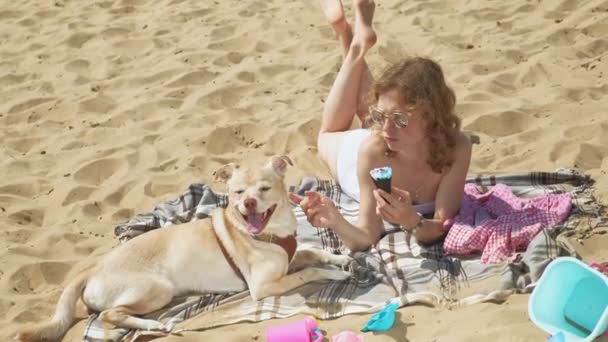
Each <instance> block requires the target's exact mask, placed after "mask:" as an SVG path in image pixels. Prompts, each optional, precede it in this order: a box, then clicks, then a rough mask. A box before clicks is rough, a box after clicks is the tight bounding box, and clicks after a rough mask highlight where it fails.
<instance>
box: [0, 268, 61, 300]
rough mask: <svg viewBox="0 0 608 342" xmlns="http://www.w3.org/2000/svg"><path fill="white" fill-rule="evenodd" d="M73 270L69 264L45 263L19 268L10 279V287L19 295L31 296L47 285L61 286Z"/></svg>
mask: <svg viewBox="0 0 608 342" xmlns="http://www.w3.org/2000/svg"><path fill="white" fill-rule="evenodd" d="M71 269H72V265H71V264H69V263H67V262H56V261H44V262H36V263H29V264H25V265H23V266H21V267H19V268H18V269H17V270H16V271H15V272H14V273H13V274H12V275H10V277H9V279H8V284H9V287H10V288H11V289H12V290H13V292H15V293H18V294H29V293H33V292H36V291H37V290H40V289H41V288H43V287H45V286H46V285H61V284H62V283H63V281H64V280H65V277H66V275H67V274H68V273H69V272H70V270H71Z"/></svg>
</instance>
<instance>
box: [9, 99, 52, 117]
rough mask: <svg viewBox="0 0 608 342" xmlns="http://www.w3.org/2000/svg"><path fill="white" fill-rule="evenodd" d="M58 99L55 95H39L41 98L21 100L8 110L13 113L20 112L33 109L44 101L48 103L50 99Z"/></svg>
mask: <svg viewBox="0 0 608 342" xmlns="http://www.w3.org/2000/svg"><path fill="white" fill-rule="evenodd" d="M55 100H57V99H56V98H54V97H39V98H33V99H28V100H25V101H21V102H19V103H17V104H14V105H13V106H11V108H10V109H9V110H8V113H9V114H13V113H20V112H23V111H26V110H33V109H34V108H35V107H36V106H39V105H41V104H43V103H47V102H50V101H55Z"/></svg>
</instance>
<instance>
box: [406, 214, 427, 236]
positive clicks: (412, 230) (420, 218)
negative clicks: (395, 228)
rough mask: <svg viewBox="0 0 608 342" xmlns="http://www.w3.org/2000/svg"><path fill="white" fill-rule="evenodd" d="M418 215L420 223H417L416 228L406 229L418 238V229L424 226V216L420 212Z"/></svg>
mask: <svg viewBox="0 0 608 342" xmlns="http://www.w3.org/2000/svg"><path fill="white" fill-rule="evenodd" d="M416 215H418V223H416V225H415V226H414V227H412V228H410V229H406V230H409V231H410V233H412V235H413V236H416V233H417V232H418V229H420V228H422V224H423V223H424V216H422V214H421V213H419V212H416Z"/></svg>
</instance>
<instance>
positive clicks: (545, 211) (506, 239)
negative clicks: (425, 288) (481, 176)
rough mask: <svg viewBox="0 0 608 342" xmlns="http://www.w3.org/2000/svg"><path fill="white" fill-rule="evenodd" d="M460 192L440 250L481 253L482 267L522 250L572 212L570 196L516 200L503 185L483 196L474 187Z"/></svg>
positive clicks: (467, 186)
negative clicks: (458, 207) (450, 223)
mask: <svg viewBox="0 0 608 342" xmlns="http://www.w3.org/2000/svg"><path fill="white" fill-rule="evenodd" d="M464 190H465V191H464V193H465V194H464V198H463V201H462V206H461V208H460V212H459V213H458V215H457V216H456V217H454V221H453V222H454V223H453V225H452V226H451V228H450V230H449V232H448V234H447V236H446V238H445V241H444V244H443V249H444V252H445V253H446V254H452V255H463V254H471V253H476V252H482V255H481V262H483V263H499V262H501V261H503V260H505V259H506V258H508V257H509V256H511V255H512V254H513V253H514V252H516V251H517V250H519V249H525V248H526V247H527V246H528V243H530V241H532V239H533V238H534V237H535V236H536V235H537V234H538V233H539V232H540V231H541V230H543V229H545V228H551V227H553V226H555V225H556V224H559V223H561V222H562V221H564V220H565V219H566V218H567V217H568V215H569V213H570V209H571V208H572V195H571V194H570V193H559V194H545V195H541V196H538V197H534V198H519V197H517V196H516V195H515V194H514V193H513V191H512V190H511V188H509V187H508V186H506V185H504V184H497V185H496V186H494V187H493V188H492V189H490V190H489V191H487V192H485V193H481V192H480V191H479V189H478V187H477V186H475V184H466V185H465V189H464Z"/></svg>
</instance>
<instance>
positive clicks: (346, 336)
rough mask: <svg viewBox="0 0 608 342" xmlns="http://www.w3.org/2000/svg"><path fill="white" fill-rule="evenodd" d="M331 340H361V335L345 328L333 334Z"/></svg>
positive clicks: (339, 341)
mask: <svg viewBox="0 0 608 342" xmlns="http://www.w3.org/2000/svg"><path fill="white" fill-rule="evenodd" d="M331 341H332V342H363V336H361V335H357V334H355V333H354V332H352V331H350V330H345V331H341V332H339V333H338V334H337V335H334V336H333V337H332V339H331Z"/></svg>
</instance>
